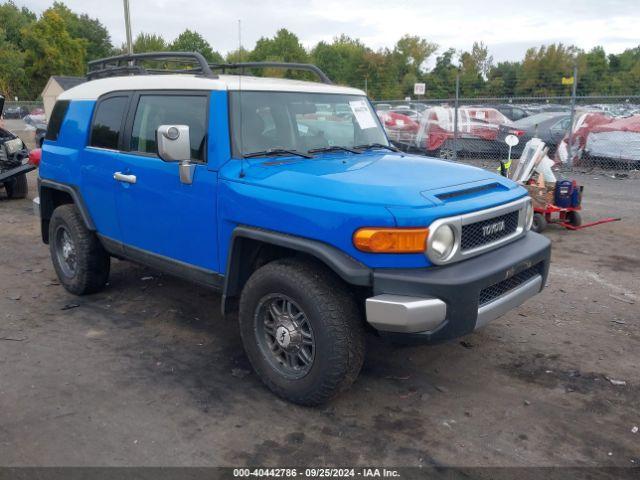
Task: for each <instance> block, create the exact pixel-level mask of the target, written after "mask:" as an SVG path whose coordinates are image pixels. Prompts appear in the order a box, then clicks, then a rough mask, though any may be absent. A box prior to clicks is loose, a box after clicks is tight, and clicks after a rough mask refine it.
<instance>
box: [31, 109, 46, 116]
mask: <svg viewBox="0 0 640 480" xmlns="http://www.w3.org/2000/svg"><path fill="white" fill-rule="evenodd" d="M29 114H30V115H35V116H39V115H42V116H44V115H45V112H44V108H40V107H37V108H34V109H33V110H31V112H29Z"/></svg>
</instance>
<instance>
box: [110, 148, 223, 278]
mask: <svg viewBox="0 0 640 480" xmlns="http://www.w3.org/2000/svg"><path fill="white" fill-rule="evenodd" d="M121 158H122V160H123V165H122V169H121V170H120V171H121V172H122V173H124V174H127V175H135V176H136V183H135V184H128V183H120V182H116V183H117V186H118V188H117V190H116V203H117V207H118V212H119V217H120V226H121V228H122V232H123V238H124V243H125V245H130V246H132V247H136V248H140V249H143V250H146V251H148V252H151V253H154V254H157V255H162V256H164V257H168V258H171V259H174V260H178V261H181V262H185V263H189V264H192V265H195V266H198V267H201V268H206V269H208V270H213V271H216V272H217V271H218V260H217V241H216V235H217V229H216V182H217V173H216V172H213V171H210V170H208V169H207V166H206V165H204V164H203V165H197V166H196V171H195V175H194V179H193V184H191V185H185V184H183V183H181V182H180V176H179V173H178V164H177V163H173V162H171V163H169V162H164V161H162V160H160V159H159V158H157V157H151V156H148V157H147V156H141V155H135V154H122V155H121Z"/></svg>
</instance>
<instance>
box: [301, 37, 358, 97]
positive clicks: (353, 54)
mask: <svg viewBox="0 0 640 480" xmlns="http://www.w3.org/2000/svg"><path fill="white" fill-rule="evenodd" d="M368 51H369V50H368V49H367V47H365V46H364V45H363V44H362V43H361V42H360V41H359V40H355V39H352V38H350V37H348V36H346V35H341V36H340V37H336V38H334V39H333V42H331V43H326V42H320V43H318V44H317V45H316V46H315V48H314V49H313V50H312V51H311V61H312V62H313V63H314V64H316V65H317V66H318V67H320V68H321V69H322V70H323V71H324V72H325V73H326V74H327V75H328V76H329V78H330V79H331V80H332V81H333V82H335V83H337V84H340V85H353V86H358V87H360V88H364V84H363V79H362V76H361V74H360V71H359V70H360V69H361V68H363V66H364V63H365V56H366V54H367V52H368Z"/></svg>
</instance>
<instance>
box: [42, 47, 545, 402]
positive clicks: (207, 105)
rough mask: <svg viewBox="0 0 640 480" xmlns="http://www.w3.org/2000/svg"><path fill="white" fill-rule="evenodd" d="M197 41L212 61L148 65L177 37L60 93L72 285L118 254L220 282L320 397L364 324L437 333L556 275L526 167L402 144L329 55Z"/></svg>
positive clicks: (51, 229)
mask: <svg viewBox="0 0 640 480" xmlns="http://www.w3.org/2000/svg"><path fill="white" fill-rule="evenodd" d="M175 55H176V52H172V53H171V56H172V57H171V58H173V57H174V56H175ZM182 55H183V56H185V57H187V56H188V58H192V59H194V60H195V61H197V62H198V63H199V65H200V67H199V68H198V69H194V72H196V73H197V74H194V75H187V74H184V73H183V74H173V75H172V74H170V72H167V73H166V74H162V75H154V74H152V72H144V70H143V69H142V67H141V65H140V63H137V62H138V60H140V59H144V60H149V59H152V60H158V61H160V60H161V59H163V58H166V56H167V54H166V53H157V54H145V56H144V57H141V56H140V55H123V56H121V57H116V58H115V59H114V58H111V59H105V60H101V61H97V62H93V63H92V68H93V69H94V70H93V71H92V70H91V68H90V71H89V74H88V76H89V79H92V78H95V77H102V78H100V79H97V80H91V81H88V82H86V83H83V84H81V85H79V86H77V87H74V88H71V89H69V90H66V91H65V92H63V93H62V94H61V95H60V97H59V99H58V101H57V103H56V104H55V107H54V109H53V112H52V115H51V119H50V122H49V129H48V132H47V140H46V141H45V142H44V145H43V151H42V158H41V163H40V171H39V172H40V182H39V185H40V187H39V197H38V202H36V205H39V207H38V212H39V215H40V223H41V229H42V239H43V241H44V242H45V243H48V244H49V249H50V252H51V259H52V262H53V266H54V268H55V271H56V274H57V275H58V278H59V279H60V283H61V284H62V285H63V286H64V287H65V288H66V289H67V290H68V291H69V292H71V293H73V294H77V295H84V294H89V293H93V292H97V291H99V290H101V289H103V288H105V286H107V282H108V279H109V268H110V258H111V257H112V256H113V257H116V258H119V259H129V260H133V261H136V262H139V263H141V264H143V265H148V266H151V267H153V268H157V269H160V270H164V271H166V272H169V273H171V274H173V275H177V276H180V277H183V278H186V279H189V280H192V281H195V282H198V283H201V284H204V285H207V286H209V287H211V288H213V289H214V290H218V291H221V292H222V297H221V298H222V300H221V304H222V310H223V312H225V313H229V312H232V311H235V310H236V309H238V310H239V312H238V316H237V319H238V322H239V329H240V333H241V337H242V342H243V345H244V348H245V351H246V353H247V356H248V358H249V360H250V362H251V364H252V365H253V368H254V369H255V371H256V373H257V374H258V376H259V377H260V378H261V379H262V380H263V382H264V383H265V384H266V385H267V386H268V387H269V388H270V389H271V390H273V391H274V392H275V393H276V394H278V395H280V396H282V397H283V398H285V399H287V400H290V401H292V402H296V403H300V404H305V405H316V404H319V403H321V402H324V401H326V400H327V399H329V398H331V397H333V396H334V395H336V394H337V393H338V392H340V391H341V390H343V389H344V388H346V387H348V386H349V385H350V384H351V383H352V382H353V381H354V379H355V378H356V377H357V375H358V372H359V371H360V368H361V366H362V363H363V360H364V351H365V331H370V332H372V333H377V334H378V335H381V336H388V337H393V338H396V339H398V340H402V339H404V340H405V341H412V342H424V343H433V342H440V341H444V340H448V339H452V338H456V337H459V336H461V335H466V334H468V333H471V332H473V331H474V330H476V329H478V328H481V327H482V326H484V325H486V324H487V323H488V322H489V321H491V320H493V319H495V318H497V317H499V316H500V315H503V314H504V313H506V312H507V311H509V310H511V309H513V308H515V307H517V306H518V305H520V304H521V303H522V302H524V301H525V300H526V299H528V298H530V297H532V296H534V295H536V294H537V293H538V292H539V291H540V290H542V288H543V287H544V285H545V282H546V277H547V272H548V268H549V258H550V242H549V240H547V239H546V238H545V237H542V236H540V235H538V234H535V233H533V232H530V228H531V222H532V219H533V208H532V205H531V200H530V198H529V196H528V195H527V191H526V190H525V189H524V188H522V187H521V186H519V185H518V184H516V183H514V182H512V181H511V180H508V179H506V178H504V177H501V176H498V175H496V174H494V173H492V172H488V171H486V170H482V169H478V168H474V167H470V166H467V165H462V164H453V163H450V162H443V161H441V160H438V159H433V158H425V157H422V156H415V155H407V154H404V153H402V152H398V151H397V150H396V149H395V148H393V147H391V146H390V145H389V142H388V139H387V137H386V135H385V133H384V130H383V128H382V125H381V124H380V121H379V119H378V117H377V116H376V113H375V111H374V110H373V108H372V106H371V103H370V102H369V100H368V99H367V97H366V96H365V93H364V92H362V91H361V90H357V89H354V88H348V87H343V86H337V85H333V84H331V83H330V81H329V80H328V79H327V78H326V75H324V74H322V72H319V70H317V69H316V70H314V71H315V72H316V73H318V72H319V73H318V75H319V76H320V78H321V79H322V80H323V83H313V82H300V81H293V80H287V79H281V78H266V77H250V76H244V77H243V78H242V81H241V82H240V81H239V77H238V76H236V75H220V76H217V75H215V74H213V72H212V71H211V70H210V68H209V66H208V65H207V63H206V60H205V59H204V58H203V57H202V56H201V55H199V54H195V53H183V54H182ZM118 64H121V65H124V66H125V67H124V68H123V67H120V68H116V69H113V70H111V67H110V66H111V65H115V66H117V65H118ZM252 65H254V66H255V64H252ZM273 65H274V64H273V63H269V66H270V68H273ZM280 66H281V67H283V68H287V69H291V68H305V67H302V66H299V65H298V66H295V65H292V64H281V65H280ZM228 68H229V69H232V68H246V67H243V66H242V65H240V66H237V65H236V66H229V67H228ZM307 68H309V67H307ZM110 72H112V73H110ZM183 72H184V70H183ZM128 73H131V74H134V75H127V74H128ZM140 73H147V74H144V75H140ZM123 75H124V76H123ZM240 86H242V91H240ZM327 104H329V105H332V106H334V107H335V108H332V109H331V110H335V111H350V112H351V114H350V117H349V118H348V119H345V118H344V116H342V115H339V116H324V115H315V112H317V110H318V108H319V106H322V109H323V110H326V107H325V106H326V105H327ZM110 288H118V287H116V286H112V287H110ZM232 318H234V319H235V318H236V317H235V316H234V317H232Z"/></svg>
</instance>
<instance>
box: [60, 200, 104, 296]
mask: <svg viewBox="0 0 640 480" xmlns="http://www.w3.org/2000/svg"><path fill="white" fill-rule="evenodd" d="M49 250H50V252H51V260H52V262H53V267H54V268H55V271H56V273H57V275H58V278H59V279H60V283H62V285H63V286H64V288H66V289H67V290H68V291H69V292H71V293H74V294H76V295H85V294H88V293H95V292H98V291H100V290H102V288H103V287H104V286H105V284H106V283H107V281H108V279H109V269H110V265H111V262H110V257H109V254H108V253H107V252H106V251H105V250H104V248H103V247H102V244H101V243H100V241H99V240H98V238H97V237H96V235H95V233H93V232H91V231H90V230H88V229H87V227H86V226H85V225H84V222H83V221H82V217H81V216H80V213H79V212H78V209H77V208H76V207H75V205H62V206H60V207H58V208H56V209H55V210H54V211H53V215H52V216H51V220H50V221H49Z"/></svg>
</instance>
